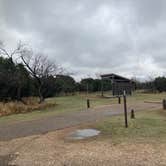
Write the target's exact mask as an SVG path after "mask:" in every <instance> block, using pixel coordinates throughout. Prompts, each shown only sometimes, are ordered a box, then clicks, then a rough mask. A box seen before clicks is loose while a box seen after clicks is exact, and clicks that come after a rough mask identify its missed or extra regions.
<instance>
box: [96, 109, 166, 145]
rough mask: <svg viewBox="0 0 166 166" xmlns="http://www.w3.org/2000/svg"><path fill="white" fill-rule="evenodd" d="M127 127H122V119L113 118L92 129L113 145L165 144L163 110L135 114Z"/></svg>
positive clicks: (165, 123)
mask: <svg viewBox="0 0 166 166" xmlns="http://www.w3.org/2000/svg"><path fill="white" fill-rule="evenodd" d="M128 121H129V127H128V128H125V127H124V117H123V115H121V116H114V117H111V118H110V119H107V120H105V121H103V122H99V123H97V124H96V125H95V126H94V127H95V128H97V129H99V130H101V131H102V134H103V136H106V137H110V138H111V140H112V141H113V142H114V143H121V142H124V141H127V142H132V141H134V142H135V141H136V142H151V141H152V142H156V143H157V142H166V130H165V127H166V112H164V110H156V111H144V112H136V119H130V118H128Z"/></svg>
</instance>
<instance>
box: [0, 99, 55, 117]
mask: <svg viewBox="0 0 166 166" xmlns="http://www.w3.org/2000/svg"><path fill="white" fill-rule="evenodd" d="M23 101H24V103H25V104H24V103H23V102H17V101H13V102H8V103H3V102H0V116H7V115H11V114H18V113H27V112H31V111H34V110H40V109H46V108H50V107H53V106H55V105H56V103H51V102H48V101H45V102H43V103H40V104H39V103H38V99H37V98H35V97H30V98H24V99H23Z"/></svg>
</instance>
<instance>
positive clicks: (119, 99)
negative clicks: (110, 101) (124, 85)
mask: <svg viewBox="0 0 166 166" xmlns="http://www.w3.org/2000/svg"><path fill="white" fill-rule="evenodd" d="M118 103H119V104H120V103H121V97H120V96H118Z"/></svg>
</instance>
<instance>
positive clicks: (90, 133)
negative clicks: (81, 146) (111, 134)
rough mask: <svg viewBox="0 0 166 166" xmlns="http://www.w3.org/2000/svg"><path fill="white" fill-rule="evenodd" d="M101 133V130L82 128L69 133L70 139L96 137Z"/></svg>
mask: <svg viewBox="0 0 166 166" xmlns="http://www.w3.org/2000/svg"><path fill="white" fill-rule="evenodd" d="M99 134H100V131H99V130H95V129H82V130H76V131H74V132H72V133H71V134H70V135H69V137H68V138H69V139H72V140H81V139H86V138H89V137H94V136H97V135H99Z"/></svg>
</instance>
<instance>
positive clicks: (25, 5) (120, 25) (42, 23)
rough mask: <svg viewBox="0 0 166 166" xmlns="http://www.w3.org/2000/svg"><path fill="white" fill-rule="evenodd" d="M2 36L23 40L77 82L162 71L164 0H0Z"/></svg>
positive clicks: (165, 57) (11, 42)
mask: <svg viewBox="0 0 166 166" xmlns="http://www.w3.org/2000/svg"><path fill="white" fill-rule="evenodd" d="M0 40H2V41H3V42H4V43H5V45H6V47H7V48H8V49H9V48H12V47H15V44H16V43H17V42H18V41H19V40H22V41H23V42H27V43H29V44H30V45H31V47H32V48H33V49H34V50H35V51H36V52H44V53H45V54H46V55H48V56H49V58H50V59H51V60H53V61H56V62H57V63H59V64H61V65H62V66H63V67H64V68H66V69H67V70H68V71H69V72H72V73H74V77H75V78H76V79H77V80H79V79H80V78H85V77H89V76H92V77H95V76H98V75H99V74H103V73H105V74H106V73H117V74H122V75H124V76H127V77H133V76H134V77H138V78H140V79H147V78H149V77H154V76H158V75H165V74H166V68H165V66H166V1H165V0H0Z"/></svg>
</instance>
